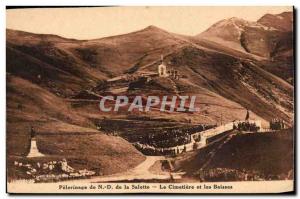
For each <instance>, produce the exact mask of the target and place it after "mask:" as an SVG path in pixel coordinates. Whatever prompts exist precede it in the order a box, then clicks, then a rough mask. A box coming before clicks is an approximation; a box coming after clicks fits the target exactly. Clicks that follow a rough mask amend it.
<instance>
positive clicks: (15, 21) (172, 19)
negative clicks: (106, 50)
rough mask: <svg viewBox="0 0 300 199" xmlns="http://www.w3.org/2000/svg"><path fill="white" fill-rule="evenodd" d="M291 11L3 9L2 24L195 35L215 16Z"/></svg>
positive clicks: (77, 35) (64, 32)
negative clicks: (156, 30)
mask: <svg viewBox="0 0 300 199" xmlns="http://www.w3.org/2000/svg"><path fill="white" fill-rule="evenodd" d="M285 11H292V7H291V6H285V7H282V6H268V7H266V6H258V7H245V6H243V7H203V6H201V7H95V8H30V9H8V10H6V28H9V29H14V30H23V31H27V32H32V33H41V34H55V35H59V36H62V37H66V38H74V39H96V38H102V37H107V36H113V35H119V34H125V33H129V32H133V31H137V30H141V29H143V28H145V27H147V26H149V25H154V26H157V27H159V28H162V29H164V30H167V31H169V32H173V33H177V34H184V35H196V34H199V33H201V32H203V31H205V30H206V29H207V28H209V27H210V26H211V25H213V24H214V23H216V22H217V21H219V20H222V19H226V18H231V17H238V18H243V19H245V20H249V21H256V20H258V19H259V18H260V17H262V16H263V15H264V14H267V13H269V14H279V13H281V12H285Z"/></svg>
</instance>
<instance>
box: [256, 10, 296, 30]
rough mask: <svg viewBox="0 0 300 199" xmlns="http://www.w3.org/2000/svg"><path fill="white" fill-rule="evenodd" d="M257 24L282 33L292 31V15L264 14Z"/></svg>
mask: <svg viewBox="0 0 300 199" xmlns="http://www.w3.org/2000/svg"><path fill="white" fill-rule="evenodd" d="M257 22H258V23H260V24H263V25H265V26H267V27H272V28H275V29H277V30H280V31H284V32H292V31H293V13H292V12H283V13H280V14H277V15H276V14H266V15H264V16H263V17H261V18H260V19H259V20H258V21H257Z"/></svg>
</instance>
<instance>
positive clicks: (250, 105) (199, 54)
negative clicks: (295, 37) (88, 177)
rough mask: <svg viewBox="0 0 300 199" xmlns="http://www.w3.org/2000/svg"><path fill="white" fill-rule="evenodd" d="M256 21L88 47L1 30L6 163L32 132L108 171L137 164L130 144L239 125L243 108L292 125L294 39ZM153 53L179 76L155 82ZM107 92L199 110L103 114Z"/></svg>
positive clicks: (46, 146)
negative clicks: (181, 100)
mask: <svg viewBox="0 0 300 199" xmlns="http://www.w3.org/2000/svg"><path fill="white" fill-rule="evenodd" d="M263 21H265V20H263ZM267 21H268V20H267ZM264 24H266V23H264ZM264 24H262V23H260V22H248V21H245V20H241V19H237V18H231V19H228V20H222V21H220V22H218V23H216V24H215V25H213V26H212V27H211V28H209V29H208V30H207V31H205V32H204V33H202V34H199V35H197V36H195V37H191V36H185V35H178V34H174V33H170V32H168V31H165V30H163V29H160V28H158V27H155V26H149V27H146V28H145V29H142V30H139V31H136V32H132V33H128V34H124V35H118V36H112V37H106V38H101V39H93V40H75V39H67V38H63V37H59V36H56V35H49V34H46V35H43V34H33V33H27V32H23V31H17V30H7V31H6V34H7V37H6V56H7V57H6V60H7V63H6V71H7V140H8V141H7V143H8V144H7V148H8V154H9V161H12V160H13V159H14V158H16V157H18V158H19V157H22V156H24V155H26V153H27V152H28V145H29V143H28V141H29V129H30V127H31V126H34V128H35V129H36V130H37V132H38V136H37V140H38V147H39V148H40V150H41V152H43V153H45V154H46V155H47V157H48V156H49V157H50V156H51V158H55V157H59V158H62V157H64V156H66V157H67V158H68V159H69V160H70V161H71V163H73V165H75V166H77V167H79V168H81V167H82V165H85V164H86V165H89V167H90V168H94V169H96V170H97V171H98V172H103V173H106V174H107V173H109V170H110V169H109V168H113V169H111V171H112V172H117V171H118V170H127V169H129V168H132V167H134V166H135V165H137V164H139V163H140V162H142V161H143V160H144V156H143V155H142V154H141V153H140V152H139V151H137V150H136V149H135V148H134V147H133V146H132V145H131V143H129V142H135V141H137V139H143V138H145V137H147V136H149V135H148V134H149V132H154V131H155V132H161V131H162V129H165V128H166V129H170V128H174V127H176V128H186V127H193V126H195V125H199V124H205V125H215V124H220V123H226V122H229V121H233V120H243V119H245V115H246V112H247V111H246V110H247V109H249V111H250V119H259V120H261V121H262V122H263V125H264V126H267V125H268V121H270V120H271V119H273V118H279V119H282V120H284V121H285V122H286V123H287V124H288V125H289V126H293V123H294V121H293V118H294V101H293V97H294V96H293V92H294V87H293V85H292V84H291V83H289V81H288V79H289V78H293V71H294V70H293V56H292V55H293V48H292V46H293V45H292V43H293V42H292V33H291V32H288V31H285V30H284V31H283V30H282V29H281V30H278V29H275V28H276V27H268V26H266V25H264ZM161 55H163V63H164V64H165V65H166V66H167V70H168V71H171V70H175V71H177V74H178V75H179V79H174V78H170V77H168V78H165V77H158V75H155V74H157V68H158V65H159V64H161ZM147 74H152V75H150V76H147ZM145 76H147V77H148V78H146V77H145ZM105 95H113V96H115V95H126V96H129V98H130V99H131V98H133V97H134V96H136V95H140V96H142V97H143V99H145V98H146V97H147V96H150V95H156V96H165V95H166V96H169V97H171V96H174V95H175V96H179V95H181V96H196V99H197V100H196V102H195V104H196V107H199V108H200V111H199V112H194V113H188V112H174V113H169V112H161V111H159V110H158V109H153V110H151V111H149V112H134V111H133V112H127V111H126V108H128V106H127V107H122V109H121V110H120V111H119V112H101V111H99V101H98V100H99V99H100V97H101V96H105ZM106 134H109V135H106ZM63 143H65V144H63ZM76 143H78V145H76ZM87 146H93V147H91V148H90V149H88V147H87ZM76 153H82V154H83V156H82V157H81V158H75V159H74V156H75V155H76ZM89 154H92V155H91V158H88V156H89Z"/></svg>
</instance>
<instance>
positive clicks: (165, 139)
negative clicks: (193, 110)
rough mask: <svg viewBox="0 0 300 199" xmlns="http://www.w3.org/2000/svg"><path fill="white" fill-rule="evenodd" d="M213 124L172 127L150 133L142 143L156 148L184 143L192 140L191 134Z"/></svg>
mask: <svg viewBox="0 0 300 199" xmlns="http://www.w3.org/2000/svg"><path fill="white" fill-rule="evenodd" d="M211 127H212V126H206V125H197V126H193V127H185V128H172V129H168V130H166V129H165V130H164V131H163V132H155V133H149V134H148V135H147V136H145V137H144V138H143V139H142V140H141V141H140V143H141V144H147V145H150V146H153V147H156V148H168V147H175V146H178V145H184V144H188V143H190V142H191V134H193V133H196V132H201V131H204V130H206V129H209V128H211Z"/></svg>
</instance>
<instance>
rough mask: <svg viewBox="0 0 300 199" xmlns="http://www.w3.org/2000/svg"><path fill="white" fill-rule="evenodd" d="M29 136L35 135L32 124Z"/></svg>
mask: <svg viewBox="0 0 300 199" xmlns="http://www.w3.org/2000/svg"><path fill="white" fill-rule="evenodd" d="M30 136H31V138H34V137H35V130H34V128H33V126H31V129H30Z"/></svg>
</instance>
